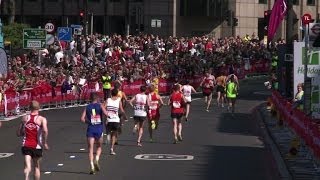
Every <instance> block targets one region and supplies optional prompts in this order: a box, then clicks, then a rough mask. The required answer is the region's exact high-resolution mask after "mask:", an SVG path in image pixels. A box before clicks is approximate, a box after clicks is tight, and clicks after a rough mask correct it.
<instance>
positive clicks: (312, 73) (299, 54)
mask: <svg viewBox="0 0 320 180" xmlns="http://www.w3.org/2000/svg"><path fill="white" fill-rule="evenodd" d="M304 45H305V43H304V42H295V43H294V65H293V66H294V67H293V70H294V72H293V74H294V76H293V80H294V84H293V85H294V94H296V93H297V85H298V84H299V83H304V71H305V69H304V64H305V61H304V59H305V49H304V48H305V47H304ZM319 75H320V49H314V48H313V49H312V50H309V52H308V69H307V76H308V77H310V78H311V79H312V81H311V87H312V88H311V89H312V90H311V111H312V116H313V117H315V118H320V99H319V98H320V96H319V95H318V93H319V92H318V89H319V86H320V76H319Z"/></svg>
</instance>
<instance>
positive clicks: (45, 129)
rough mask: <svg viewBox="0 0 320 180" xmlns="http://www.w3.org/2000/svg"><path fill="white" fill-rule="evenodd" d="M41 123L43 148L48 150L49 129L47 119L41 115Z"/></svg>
mask: <svg viewBox="0 0 320 180" xmlns="http://www.w3.org/2000/svg"><path fill="white" fill-rule="evenodd" d="M41 124H42V140H43V146H44V149H45V150H48V149H49V146H48V134H49V131H48V125H47V119H46V118H44V117H42V122H41Z"/></svg>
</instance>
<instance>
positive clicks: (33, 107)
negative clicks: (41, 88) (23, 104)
mask: <svg viewBox="0 0 320 180" xmlns="http://www.w3.org/2000/svg"><path fill="white" fill-rule="evenodd" d="M39 109H40V104H39V102H38V101H34V100H33V101H31V103H30V110H31V111H37V110H39Z"/></svg>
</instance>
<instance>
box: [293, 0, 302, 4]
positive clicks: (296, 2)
mask: <svg viewBox="0 0 320 180" xmlns="http://www.w3.org/2000/svg"><path fill="white" fill-rule="evenodd" d="M299 1H300V0H292V4H293V5H299Z"/></svg>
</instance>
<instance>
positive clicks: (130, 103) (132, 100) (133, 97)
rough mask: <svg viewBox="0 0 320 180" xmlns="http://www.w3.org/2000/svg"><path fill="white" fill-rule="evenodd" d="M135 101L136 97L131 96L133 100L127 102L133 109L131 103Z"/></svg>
mask: <svg viewBox="0 0 320 180" xmlns="http://www.w3.org/2000/svg"><path fill="white" fill-rule="evenodd" d="M135 99H136V96H133V98H132V99H131V100H130V101H129V104H130V105H131V107H133V104H132V103H133V101H134V100H135Z"/></svg>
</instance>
